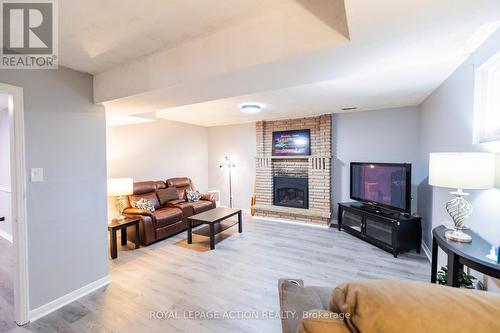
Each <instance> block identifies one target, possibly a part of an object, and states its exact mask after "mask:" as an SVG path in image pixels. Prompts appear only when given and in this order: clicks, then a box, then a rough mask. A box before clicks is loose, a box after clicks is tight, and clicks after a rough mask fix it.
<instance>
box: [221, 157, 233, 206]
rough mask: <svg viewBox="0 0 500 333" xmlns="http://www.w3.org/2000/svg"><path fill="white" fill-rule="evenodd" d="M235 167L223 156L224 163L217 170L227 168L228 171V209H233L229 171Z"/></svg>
mask: <svg viewBox="0 0 500 333" xmlns="http://www.w3.org/2000/svg"><path fill="white" fill-rule="evenodd" d="M234 167H236V165H235V164H234V162H233V161H231V159H230V158H229V157H227V156H224V162H223V163H222V164H221V165H219V168H221V169H222V168H227V169H228V170H229V208H233V189H232V176H231V170H232V169H233V168H234Z"/></svg>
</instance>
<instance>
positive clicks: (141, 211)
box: [123, 208, 155, 221]
mask: <svg viewBox="0 0 500 333" xmlns="http://www.w3.org/2000/svg"><path fill="white" fill-rule="evenodd" d="M123 213H124V214H128V215H145V216H149V217H150V218H151V219H152V220H153V221H154V219H155V216H154V215H153V213H151V212H150V211H149V210H145V209H140V208H125V209H124V210H123Z"/></svg>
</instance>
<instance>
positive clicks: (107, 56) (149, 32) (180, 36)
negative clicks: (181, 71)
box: [59, 0, 282, 74]
mask: <svg viewBox="0 0 500 333" xmlns="http://www.w3.org/2000/svg"><path fill="white" fill-rule="evenodd" d="M280 2H282V0H271V1H269V0H251V1H246V0H243V1H242V0H236V1H232V0H142V1H137V0H106V1H102V0H83V1H82V0H64V1H60V2H59V6H60V9H59V14H60V22H61V24H60V36H59V38H60V41H61V42H60V43H59V55H60V64H61V65H63V66H67V67H70V68H73V69H76V70H79V71H82V72H88V73H93V74H95V73H99V72H102V71H105V70H108V69H110V68H113V67H115V66H118V65H122V64H125V63H127V62H130V61H132V60H134V59H136V58H137V57H140V56H143V55H147V54H150V53H153V52H155V51H158V50H160V49H169V48H172V47H174V46H176V45H178V44H180V43H185V42H186V41H188V40H191V39H193V38H195V37H200V36H203V35H208V34H211V33H213V32H215V31H217V30H219V29H222V28H223V27H225V26H227V25H230V24H232V23H233V22H234V21H237V20H239V19H241V18H242V17H245V16H246V15H252V14H253V13H254V12H256V11H259V10H262V9H264V8H266V7H270V4H271V3H272V5H276V4H278V3H280Z"/></svg>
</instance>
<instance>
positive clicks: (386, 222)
mask: <svg viewBox="0 0 500 333" xmlns="http://www.w3.org/2000/svg"><path fill="white" fill-rule="evenodd" d="M405 215H406V216H405ZM338 228H339V230H344V231H346V232H348V233H350V234H351V235H353V236H356V237H358V238H360V239H362V240H364V241H366V242H369V243H371V244H373V245H375V246H378V247H380V248H381V249H383V250H386V251H388V252H391V253H392V254H393V255H394V257H395V258H396V257H397V256H398V253H399V252H401V251H405V250H413V249H416V250H417V252H418V253H420V249H421V244H422V222H421V218H420V216H416V215H412V216H408V214H404V215H403V214H400V213H399V212H394V211H388V210H385V209H379V208H378V207H376V206H373V205H366V204H363V203H361V202H347V203H339V211H338Z"/></svg>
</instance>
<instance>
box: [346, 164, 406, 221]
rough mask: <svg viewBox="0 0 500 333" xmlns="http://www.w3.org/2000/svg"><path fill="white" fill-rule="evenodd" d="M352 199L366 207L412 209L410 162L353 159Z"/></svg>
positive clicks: (384, 209)
mask: <svg viewBox="0 0 500 333" xmlns="http://www.w3.org/2000/svg"><path fill="white" fill-rule="evenodd" d="M350 189H351V190H350V193H351V194H350V196H351V199H353V200H356V201H360V202H362V203H364V205H363V206H364V207H365V208H366V209H372V210H375V211H380V212H384V211H388V213H391V212H399V213H401V212H402V213H405V214H409V213H410V212H411V164H409V163H370V162H369V163H366V162H351V184H350Z"/></svg>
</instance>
